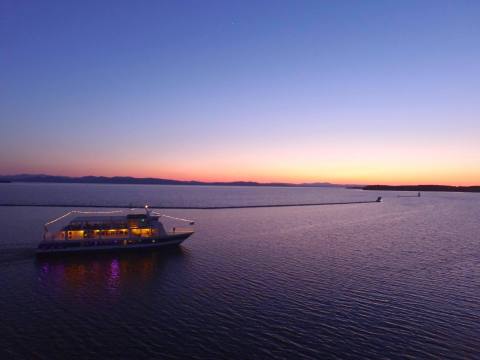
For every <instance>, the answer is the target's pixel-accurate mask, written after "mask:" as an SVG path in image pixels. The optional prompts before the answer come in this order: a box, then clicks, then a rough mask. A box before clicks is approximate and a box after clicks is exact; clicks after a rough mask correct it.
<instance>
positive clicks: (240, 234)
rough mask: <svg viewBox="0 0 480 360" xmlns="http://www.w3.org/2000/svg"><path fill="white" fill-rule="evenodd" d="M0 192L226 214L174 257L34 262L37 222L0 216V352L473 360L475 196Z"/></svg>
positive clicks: (31, 212) (477, 290)
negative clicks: (381, 199)
mask: <svg viewBox="0 0 480 360" xmlns="http://www.w3.org/2000/svg"><path fill="white" fill-rule="evenodd" d="M398 195H407V194H405V193H394V192H384V193H382V192H365V191H361V190H347V189H327V188H259V187H256V188H239V187H188V186H154V185H148V186H131V185H74V184H48V185H47V184H0V203H19V204H20V203H24V204H25V203H41V204H55V203H66V202H68V203H74V204H89V205H112V206H113V205H122V204H133V205H135V206H136V205H138V206H141V205H143V204H144V203H149V204H152V205H159V206H225V205H254V204H285V203H296V202H299V203H305V202H330V201H361V200H373V199H375V198H376V197H377V196H383V197H384V200H385V201H384V202H383V203H378V204H377V203H372V204H353V205H332V206H312V207H298V208H295V207H291V208H261V209H231V210H165V211H164V212H165V213H166V214H170V215H173V216H180V217H187V218H192V219H195V220H196V226H195V228H196V233H195V235H193V236H192V237H191V238H190V239H188V240H187V241H185V242H184V243H183V244H182V246H180V247H179V248H178V249H172V250H168V251H161V252H154V253H131V254H103V255H89V256H69V257H65V258H58V259H50V260H46V259H45V260H40V259H36V258H35V256H34V249H35V247H36V245H37V243H38V241H39V240H40V238H41V235H42V225H43V223H44V222H46V221H47V220H49V219H51V218H53V217H57V216H59V215H61V214H63V213H64V212H66V211H68V210H71V209H70V208H69V209H63V208H53V207H1V208H0V225H1V228H2V230H3V232H2V236H1V238H0V275H1V276H0V289H1V291H0V321H1V325H0V356H1V358H2V359H9V358H29V359H30V358H39V359H53V358H65V357H71V358H94V357H96V358H123V359H132V358H153V357H154V358H162V359H181V358H186V357H187V358H194V359H218V358H237V359H247V358H248V359H265V358H275V359H298V358H311V359H323V358H362V357H363V358H408V357H415V358H452V359H455V358H457V359H465V358H479V357H480V340H479V339H480V194H461V193H424V194H423V196H422V197H421V198H416V197H398Z"/></svg>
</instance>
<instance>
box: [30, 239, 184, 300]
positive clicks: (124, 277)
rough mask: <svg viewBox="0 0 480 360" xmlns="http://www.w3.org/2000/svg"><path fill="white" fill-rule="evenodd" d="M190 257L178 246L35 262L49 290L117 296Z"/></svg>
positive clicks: (143, 283)
mask: <svg viewBox="0 0 480 360" xmlns="http://www.w3.org/2000/svg"><path fill="white" fill-rule="evenodd" d="M189 256H190V255H189V252H188V250H186V249H184V248H181V247H178V248H167V249H161V250H157V251H148V252H145V251H139V252H129V253H104V254H71V255H67V256H65V255H64V256H63V257H59V256H57V257H52V256H50V257H40V258H37V260H36V265H37V270H38V278H39V281H40V282H41V284H42V285H43V286H44V288H46V289H47V290H48V291H55V292H64V293H69V294H75V293H84V292H86V291H88V292H89V294H90V295H91V293H92V292H97V293H103V292H104V293H110V294H112V295H114V294H115V293H117V292H118V291H119V290H120V289H121V288H122V287H128V286H130V285H132V284H136V285H137V286H138V285H139V284H140V285H144V286H146V285H148V283H149V282H151V281H152V280H153V279H154V278H155V277H156V276H161V273H162V271H163V270H164V268H166V267H167V266H168V265H169V264H172V263H175V265H176V266H178V265H179V264H181V263H182V262H185V260H187V258H188V257H189Z"/></svg>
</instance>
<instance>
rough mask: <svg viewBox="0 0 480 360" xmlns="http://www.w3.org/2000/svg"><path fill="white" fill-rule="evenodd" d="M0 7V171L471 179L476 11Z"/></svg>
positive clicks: (449, 6) (478, 52)
mask: <svg viewBox="0 0 480 360" xmlns="http://www.w3.org/2000/svg"><path fill="white" fill-rule="evenodd" d="M0 6H1V7H0V14H1V15H0V31H1V40H0V46H1V48H0V51H1V57H0V66H1V68H2V69H3V70H2V76H1V81H0V121H1V123H2V131H1V135H0V141H1V142H0V173H4V174H7V173H18V172H35V173H38V172H43V173H51V174H64V175H87V174H93V175H132V176H156V177H175V178H182V179H199V180H233V179H235V180H259V181H276V180H282V181H283V180H284V181H340V182H364V183H375V182H388V183H417V182H428V181H435V182H441V183H459V184H460V183H462V184H464V183H465V184H467V183H475V182H477V183H480V141H479V140H478V139H480V121H479V119H480V101H479V100H480V98H479V95H480V81H479V79H480V21H479V19H480V3H479V2H477V1H142V2H134V1H79V2H67V1H10V0H3V1H2V2H1V5H0Z"/></svg>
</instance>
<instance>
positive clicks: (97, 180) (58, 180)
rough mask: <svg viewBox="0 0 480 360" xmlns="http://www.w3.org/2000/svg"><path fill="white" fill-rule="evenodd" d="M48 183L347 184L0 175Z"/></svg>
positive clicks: (8, 180) (5, 180)
mask: <svg viewBox="0 0 480 360" xmlns="http://www.w3.org/2000/svg"><path fill="white" fill-rule="evenodd" d="M13 182H17V183H18V182H22V183H48V184H117V185H194V186H245V187H247V186H262V187H333V188H344V187H346V186H347V185H339V184H331V183H326V182H325V183H302V184H292V183H280V182H279V183H276V182H272V183H260V182H255V181H225V182H223V181H215V182H206V181H195V180H192V181H183V180H170V179H158V178H135V177H129V176H114V177H106V176H81V177H69V176H55V175H29V174H25V175H23V174H22V175H3V176H2V175H0V183H13Z"/></svg>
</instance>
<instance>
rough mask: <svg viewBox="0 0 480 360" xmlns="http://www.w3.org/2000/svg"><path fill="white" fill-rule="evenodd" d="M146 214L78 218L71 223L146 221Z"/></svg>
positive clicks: (154, 217) (153, 217) (151, 217)
mask: <svg viewBox="0 0 480 360" xmlns="http://www.w3.org/2000/svg"><path fill="white" fill-rule="evenodd" d="M146 218H147V215H145V214H128V215H115V216H111V215H97V216H77V217H75V218H73V219H72V220H71V221H70V222H88V221H91V222H114V221H127V220H128V219H146ZM150 219H154V220H155V219H157V220H158V216H150Z"/></svg>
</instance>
